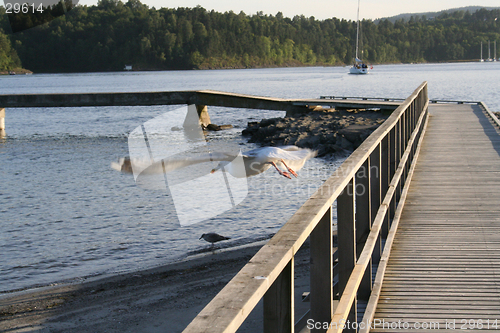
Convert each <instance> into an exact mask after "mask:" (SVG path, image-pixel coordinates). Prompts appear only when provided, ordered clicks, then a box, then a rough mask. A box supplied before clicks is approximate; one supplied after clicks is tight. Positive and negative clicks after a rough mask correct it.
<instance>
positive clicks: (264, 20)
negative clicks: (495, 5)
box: [0, 0, 500, 72]
mask: <svg viewBox="0 0 500 333" xmlns="http://www.w3.org/2000/svg"><path fill="white" fill-rule="evenodd" d="M65 8H66V9H67V10H66V14H65V15H61V7H60V6H52V7H50V8H47V9H46V10H45V11H44V13H43V17H42V15H39V16H38V17H34V16H33V15H31V16H29V15H25V16H23V15H19V14H18V15H16V16H7V15H5V9H4V8H3V7H0V70H2V69H4V70H5V69H8V68H9V66H11V67H12V66H14V65H16V64H17V65H20V62H22V66H23V67H25V68H28V69H30V70H33V71H35V72H86V71H114V70H122V69H123V68H124V66H125V65H132V66H133V68H134V69H144V70H149V69H155V70H163V69H192V68H202V69H204V68H249V67H270V66H298V65H342V64H349V63H351V62H352V60H353V58H354V52H355V39H356V22H354V21H348V20H345V19H337V18H331V19H326V20H317V19H315V18H314V17H305V16H303V15H302V16H295V17H293V18H287V17H284V16H283V14H282V13H281V12H279V13H277V14H276V15H264V14H263V13H262V12H258V13H256V14H253V15H247V14H245V13H243V12H240V13H239V14H236V13H234V12H232V11H230V12H225V13H220V12H216V11H213V10H212V11H208V10H206V9H204V8H202V7H200V6H198V7H195V8H175V9H174V8H161V9H155V8H154V7H152V8H149V7H148V6H147V5H145V4H142V3H141V2H140V1H139V0H128V1H127V2H125V3H124V2H121V1H119V0H99V2H98V4H97V5H94V6H80V5H77V6H75V7H73V6H72V4H71V2H70V0H66V1H65ZM71 8H72V9H71ZM69 9H71V10H69ZM2 14H3V15H2ZM40 14H41V13H40ZM55 17H56V18H55ZM498 18H500V10H498V9H495V10H486V9H481V10H478V11H476V12H474V13H469V12H464V11H457V12H454V13H452V14H447V13H446V14H442V15H440V16H438V17H436V18H427V17H425V16H422V17H419V16H415V17H412V18H411V19H410V20H409V21H404V20H399V21H396V22H395V23H391V22H390V21H388V20H381V21H378V22H377V23H374V22H373V21H371V20H363V21H362V22H361V31H362V34H361V40H360V45H361V48H362V50H363V53H362V58H363V59H364V60H365V61H367V62H370V63H398V62H403V63H409V62H439V61H459V60H467V59H478V58H479V53H480V43H481V42H483V43H485V44H487V41H488V40H491V41H494V40H498V41H499V42H500V22H499V21H498V20H497V19H498ZM37 20H38V21H37ZM43 22H46V23H43ZM31 26H33V27H32V28H30V29H27V28H29V27H31ZM13 29H14V30H15V31H18V32H15V33H13V32H12V30H13ZM2 30H3V32H2Z"/></svg>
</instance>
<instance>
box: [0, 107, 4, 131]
mask: <svg viewBox="0 0 500 333" xmlns="http://www.w3.org/2000/svg"><path fill="white" fill-rule="evenodd" d="M4 136H5V109H4V108H0V138H2V137H4Z"/></svg>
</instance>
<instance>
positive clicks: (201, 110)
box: [196, 105, 211, 126]
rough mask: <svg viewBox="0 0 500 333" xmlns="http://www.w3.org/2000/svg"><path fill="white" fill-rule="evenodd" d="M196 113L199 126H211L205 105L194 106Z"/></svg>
mask: <svg viewBox="0 0 500 333" xmlns="http://www.w3.org/2000/svg"><path fill="white" fill-rule="evenodd" d="M196 111H197V112H198V117H199V118H200V124H201V125H203V126H208V125H210V124H211V122H210V115H209V114H208V108H207V106H206V105H196Z"/></svg>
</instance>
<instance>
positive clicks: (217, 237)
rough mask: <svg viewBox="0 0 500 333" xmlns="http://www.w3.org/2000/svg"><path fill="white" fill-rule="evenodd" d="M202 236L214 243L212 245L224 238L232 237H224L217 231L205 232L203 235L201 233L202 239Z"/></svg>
mask: <svg viewBox="0 0 500 333" xmlns="http://www.w3.org/2000/svg"><path fill="white" fill-rule="evenodd" d="M202 238H203V239H204V240H206V241H207V242H209V243H212V246H213V245H214V243H217V242H220V241H223V240H228V239H231V238H229V237H224V236H221V235H219V234H216V233H215V232H209V233H208V234H203V235H201V237H200V239H202Z"/></svg>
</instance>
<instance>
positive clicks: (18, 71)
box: [0, 59, 488, 75]
mask: <svg viewBox="0 0 500 333" xmlns="http://www.w3.org/2000/svg"><path fill="white" fill-rule="evenodd" d="M476 62H480V59H467V60H448V61H440V62H415V63H405V62H388V63H369V64H370V65H373V66H385V65H419V64H456V63H476ZM485 63H488V62H486V61H485ZM350 66H351V64H344V65H328V64H314V65H307V64H295V63H294V64H289V65H285V66H255V67H243V66H242V67H217V68H208V67H207V68H190V69H188V68H176V69H159V68H157V69H155V68H138V69H132V70H103V71H89V72H81V71H77V72H66V71H61V72H51V71H39V72H33V71H31V70H29V69H24V68H17V69H13V70H11V71H0V75H9V74H10V73H9V72H14V73H15V74H16V75H24V74H78V73H81V74H92V73H127V72H176V71H207V70H231V69H278V68H305V67H311V68H313V67H331V68H335V67H350ZM375 70H376V69H375Z"/></svg>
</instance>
